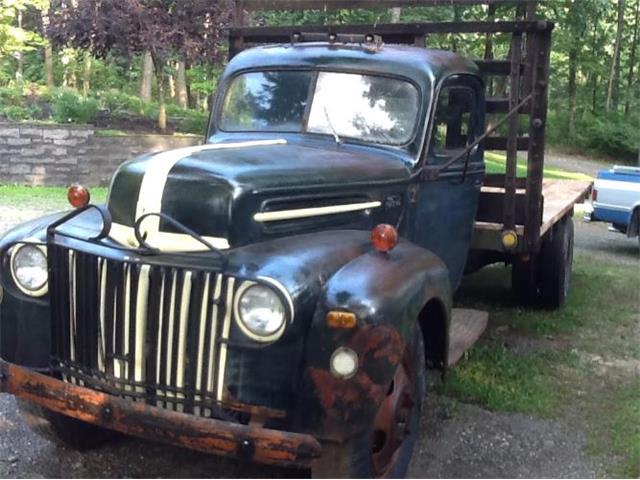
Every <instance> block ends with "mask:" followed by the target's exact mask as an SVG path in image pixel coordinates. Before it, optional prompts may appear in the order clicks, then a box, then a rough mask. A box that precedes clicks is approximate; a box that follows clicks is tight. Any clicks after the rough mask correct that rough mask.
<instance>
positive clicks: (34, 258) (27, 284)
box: [11, 244, 48, 297]
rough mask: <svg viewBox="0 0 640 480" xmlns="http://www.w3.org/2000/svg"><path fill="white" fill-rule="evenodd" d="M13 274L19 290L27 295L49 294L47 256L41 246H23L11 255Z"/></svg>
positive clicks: (16, 248)
mask: <svg viewBox="0 0 640 480" xmlns="http://www.w3.org/2000/svg"><path fill="white" fill-rule="evenodd" d="M11 274H12V276H13V280H14V282H15V283H16V285H17V286H18V288H19V289H20V290H21V291H22V292H23V293H26V294H27V295H31V296H34V297H40V296H42V295H44V294H45V293H47V280H48V272H47V255H46V253H45V250H44V248H42V247H41V246H39V245H29V244H22V245H18V246H17V247H15V248H14V250H13V252H12V254H11Z"/></svg>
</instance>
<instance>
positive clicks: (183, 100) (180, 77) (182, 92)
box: [176, 60, 189, 110]
mask: <svg viewBox="0 0 640 480" xmlns="http://www.w3.org/2000/svg"><path fill="white" fill-rule="evenodd" d="M176 90H177V92H178V105H179V106H180V107H181V108H182V109H184V110H186V109H187V108H188V107H189V96H188V93H187V74H186V65H185V63H184V60H180V61H178V62H177V63H176Z"/></svg>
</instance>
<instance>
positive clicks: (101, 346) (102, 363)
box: [98, 258, 107, 373]
mask: <svg viewBox="0 0 640 480" xmlns="http://www.w3.org/2000/svg"><path fill="white" fill-rule="evenodd" d="M98 262H99V267H98V271H99V275H100V279H99V284H100V307H99V308H100V325H99V332H100V333H99V338H98V370H99V371H100V372H102V373H106V364H107V362H106V348H107V347H106V341H105V337H106V315H107V261H106V260H105V259H104V258H99V259H98Z"/></svg>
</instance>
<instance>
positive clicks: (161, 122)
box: [156, 73, 167, 132]
mask: <svg viewBox="0 0 640 480" xmlns="http://www.w3.org/2000/svg"><path fill="white" fill-rule="evenodd" d="M164 77H165V75H164V73H160V74H159V75H156V81H157V82H158V104H159V105H160V109H159V111H158V128H159V129H160V131H162V132H164V131H165V130H166V129H167V104H166V101H165V93H164V92H165V88H164Z"/></svg>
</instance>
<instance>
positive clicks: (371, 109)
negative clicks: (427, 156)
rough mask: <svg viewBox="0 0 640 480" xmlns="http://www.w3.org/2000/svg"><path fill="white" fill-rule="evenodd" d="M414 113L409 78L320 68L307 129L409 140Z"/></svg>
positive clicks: (381, 140) (383, 139)
mask: <svg viewBox="0 0 640 480" xmlns="http://www.w3.org/2000/svg"><path fill="white" fill-rule="evenodd" d="M325 112H326V114H325ZM417 113H418V92H417V90H416V89H415V87H414V86H413V85H411V84H410V83H408V82H403V81H399V80H395V79H390V78H384V77H373V76H368V75H353V74H348V73H330V72H321V73H320V74H319V76H318V84H317V87H316V91H315V96H314V98H313V104H312V107H311V114H310V116H309V127H308V131H309V132H312V133H325V134H332V133H333V129H335V133H337V134H338V135H339V136H341V137H350V138H357V139H360V140H365V141H369V142H376V143H385V144H390V145H394V144H395V145H397V144H402V143H406V142H407V141H409V140H410V138H411V133H413V126H414V122H415V118H416V115H417ZM327 117H329V118H330V119H331V124H329V122H328V121H327ZM332 127H333V129H332Z"/></svg>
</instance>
